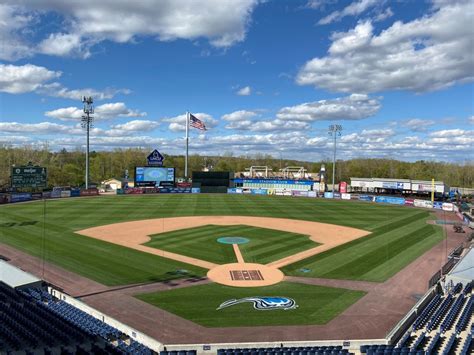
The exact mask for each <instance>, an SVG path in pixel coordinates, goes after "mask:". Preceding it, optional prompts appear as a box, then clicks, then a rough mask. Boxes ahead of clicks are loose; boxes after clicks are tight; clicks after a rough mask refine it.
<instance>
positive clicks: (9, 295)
mask: <svg viewBox="0 0 474 355" xmlns="http://www.w3.org/2000/svg"><path fill="white" fill-rule="evenodd" d="M11 352H15V353H16V354H17V353H18V354H33V353H40V354H139V355H149V354H150V355H151V354H153V353H154V352H153V351H151V350H150V349H149V348H147V347H146V346H144V345H143V344H140V343H138V342H136V341H134V340H132V339H130V338H129V337H128V336H127V335H126V334H123V333H122V332H120V331H119V330H117V329H115V328H113V327H111V326H110V325H108V324H106V323H104V322H101V321H100V320H98V319H96V318H94V317H92V316H90V315H89V314H87V313H85V312H83V311H81V310H79V309H77V308H75V307H73V306H71V305H69V304H68V303H66V302H64V301H60V300H58V299H55V298H53V296H51V295H50V294H49V293H48V292H46V291H45V290H43V289H41V288H30V289H26V290H22V291H17V290H14V289H13V288H11V287H9V286H8V285H6V284H4V283H3V282H0V353H1V354H3V353H6V354H8V353H11Z"/></svg>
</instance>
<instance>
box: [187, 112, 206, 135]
mask: <svg viewBox="0 0 474 355" xmlns="http://www.w3.org/2000/svg"><path fill="white" fill-rule="evenodd" d="M189 125H190V126H191V127H194V128H197V129H200V130H201V131H207V128H206V125H205V124H204V122H202V121H201V120H200V119H199V118H197V117H195V116H194V115H193V114H192V113H190V114H189Z"/></svg>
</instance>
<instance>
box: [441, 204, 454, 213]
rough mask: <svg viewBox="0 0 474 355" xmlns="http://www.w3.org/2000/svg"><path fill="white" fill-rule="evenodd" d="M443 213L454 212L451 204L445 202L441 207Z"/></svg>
mask: <svg viewBox="0 0 474 355" xmlns="http://www.w3.org/2000/svg"><path fill="white" fill-rule="evenodd" d="M442 209H443V211H447V212H452V211H454V205H453V204H452V203H448V202H445V203H443V206H442Z"/></svg>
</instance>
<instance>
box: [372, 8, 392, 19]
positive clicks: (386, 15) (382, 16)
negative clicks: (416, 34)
mask: <svg viewBox="0 0 474 355" xmlns="http://www.w3.org/2000/svg"><path fill="white" fill-rule="evenodd" d="M392 16H393V11H392V9H391V8H390V7H387V8H386V9H385V10H383V11H380V12H379V13H377V14H376V15H375V16H374V22H380V21H385V20H386V19H388V18H390V17H392Z"/></svg>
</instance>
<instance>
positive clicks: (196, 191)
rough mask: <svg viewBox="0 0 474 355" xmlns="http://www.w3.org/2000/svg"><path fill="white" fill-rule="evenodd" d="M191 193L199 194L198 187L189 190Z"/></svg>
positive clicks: (199, 189)
mask: <svg viewBox="0 0 474 355" xmlns="http://www.w3.org/2000/svg"><path fill="white" fill-rule="evenodd" d="M191 193H192V194H200V193H201V188H200V187H193V188H191Z"/></svg>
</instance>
